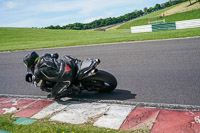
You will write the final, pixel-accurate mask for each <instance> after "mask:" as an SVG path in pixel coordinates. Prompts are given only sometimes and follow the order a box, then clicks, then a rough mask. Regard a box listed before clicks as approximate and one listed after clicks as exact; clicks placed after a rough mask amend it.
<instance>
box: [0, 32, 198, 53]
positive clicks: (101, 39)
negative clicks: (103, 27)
mask: <svg viewBox="0 0 200 133" xmlns="http://www.w3.org/2000/svg"><path fill="white" fill-rule="evenodd" d="M193 36H200V28H193V29H183V30H170V31H158V32H150V33H138V34H132V33H130V32H124V30H109V31H105V32H104V31H72V30H71V31H70V30H47V29H32V28H0V51H1V52H2V51H15V50H27V49H40V48H52V47H66V46H77V45H88V44H101V43H113V42H127V41H142V40H156V39H168V38H183V37H193Z"/></svg>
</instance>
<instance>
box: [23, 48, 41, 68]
mask: <svg viewBox="0 0 200 133" xmlns="http://www.w3.org/2000/svg"><path fill="white" fill-rule="evenodd" d="M38 59H39V55H38V54H37V53H36V52H35V51H33V52H30V53H28V54H27V55H25V56H24V59H23V62H24V64H25V65H26V66H27V68H32V67H34V66H35V65H36V63H37V61H38Z"/></svg>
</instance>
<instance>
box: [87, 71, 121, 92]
mask: <svg viewBox="0 0 200 133" xmlns="http://www.w3.org/2000/svg"><path fill="white" fill-rule="evenodd" d="M84 87H85V89H87V90H89V91H94V90H96V91H99V92H111V91H113V90H114V89H115V88H116V87H117V80H116V78H115V77H114V76H113V75H112V74H110V73H108V72H106V71H103V70H98V71H97V73H96V74H95V75H93V76H91V77H88V78H87V79H85V82H84Z"/></svg>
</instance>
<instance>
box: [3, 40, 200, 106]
mask: <svg viewBox="0 0 200 133" xmlns="http://www.w3.org/2000/svg"><path fill="white" fill-rule="evenodd" d="M37 52H39V54H40V55H42V54H44V53H45V52H50V53H54V52H58V53H59V54H60V55H65V54H68V55H73V56H75V57H77V58H80V59H84V58H87V57H93V58H99V59H101V64H100V65H99V69H103V70H106V71H108V72H111V73H112V74H113V75H115V76H116V78H117V80H118V86H117V90H115V91H114V92H112V93H110V94H103V93H96V92H83V93H82V94H81V95H79V96H75V97H79V98H89V99H104V100H122V101H132V102H150V103H167V104H182V105H199V104H200V103H199V101H200V96H199V95H200V38H199V37H196V38H187V39H174V40H159V41H144V42H129V43H113V44H106V45H105V44H102V45H93V46H80V47H68V48H56V49H44V50H37ZM25 53H27V51H17V52H5V53H0V94H14V95H16V94H17V95H37V96H45V95H47V94H46V93H44V92H42V91H40V90H39V89H38V88H35V87H34V86H33V85H31V84H29V83H26V82H25V81H24V75H25V74H26V69H25V66H24V65H23V63H22V59H23V57H24V55H25Z"/></svg>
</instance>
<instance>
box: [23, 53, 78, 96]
mask: <svg viewBox="0 0 200 133" xmlns="http://www.w3.org/2000/svg"><path fill="white" fill-rule="evenodd" d="M58 57H59V55H58V54H57V53H55V54H49V53H46V54H44V55H43V56H41V57H39V55H38V54H37V53H36V52H35V51H33V52H30V53H28V54H27V55H26V56H25V57H24V59H23V61H24V63H25V64H26V66H27V71H28V72H29V73H30V72H31V73H32V74H27V76H26V81H27V82H33V83H34V84H35V85H36V86H38V87H40V88H41V89H42V90H43V91H48V83H55V85H53V87H52V90H51V93H50V94H49V95H48V97H52V98H53V99H56V98H58V94H59V93H61V92H62V91H63V90H64V89H65V88H70V85H71V82H72V81H73V80H74V78H75V75H76V72H77V65H76V63H77V62H78V61H79V60H78V59H76V58H74V57H71V56H63V57H62V58H61V59H58ZM32 75H33V76H32ZM30 76H32V79H31V77H30ZM76 89H77V88H76ZM79 91H80V90H79Z"/></svg>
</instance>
